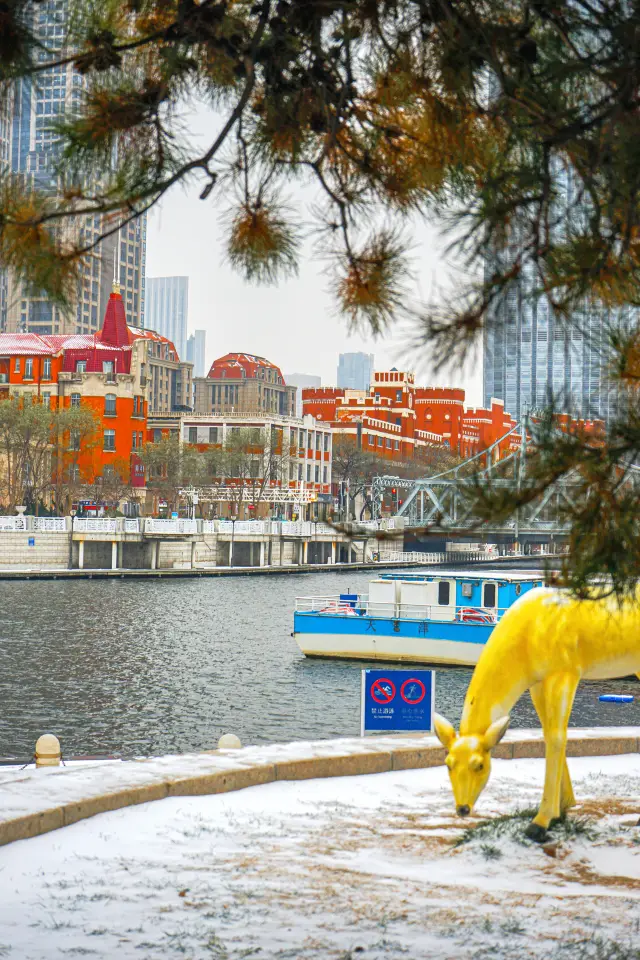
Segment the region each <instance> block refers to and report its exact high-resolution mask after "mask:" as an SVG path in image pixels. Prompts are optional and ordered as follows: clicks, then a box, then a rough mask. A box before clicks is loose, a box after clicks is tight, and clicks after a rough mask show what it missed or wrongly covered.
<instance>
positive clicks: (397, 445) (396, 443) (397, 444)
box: [394, 440, 400, 450]
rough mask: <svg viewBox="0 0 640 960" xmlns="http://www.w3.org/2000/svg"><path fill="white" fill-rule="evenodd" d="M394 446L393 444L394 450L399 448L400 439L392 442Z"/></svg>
mask: <svg viewBox="0 0 640 960" xmlns="http://www.w3.org/2000/svg"><path fill="white" fill-rule="evenodd" d="M394 446H395V448H396V450H399V449H400V441H399V440H396V441H395V442H394Z"/></svg>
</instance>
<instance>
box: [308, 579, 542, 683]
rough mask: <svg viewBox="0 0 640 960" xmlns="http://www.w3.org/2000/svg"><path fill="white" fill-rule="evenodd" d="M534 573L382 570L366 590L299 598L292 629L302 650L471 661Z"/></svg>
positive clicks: (332, 654)
mask: <svg viewBox="0 0 640 960" xmlns="http://www.w3.org/2000/svg"><path fill="white" fill-rule="evenodd" d="M543 584H544V581H543V579H542V578H541V577H536V576H526V575H523V576H515V575H514V576H482V575H480V576H477V575H476V576H470V575H468V574H467V575H449V576H448V575H444V574H443V575H440V576H431V575H424V574H422V575H420V574H418V575H406V574H383V575H382V576H380V577H378V578H377V579H375V580H371V581H370V582H369V593H368V595H364V594H363V595H360V594H348V593H343V594H340V595H339V596H337V597H298V598H297V600H296V610H295V614H294V627H293V630H294V632H293V636H294V637H295V639H296V642H297V644H298V646H299V647H300V649H301V650H302V652H303V653H304V654H305V655H306V656H307V657H331V658H333V657H341V658H344V659H349V660H352V659H355V660H387V661H397V662H408V663H433V664H438V663H439V664H450V665H459V666H473V665H474V664H475V663H477V662H478V658H479V656H480V653H481V651H482V648H483V646H484V644H485V643H486V642H487V640H488V639H489V636H490V635H491V631H492V630H493V628H494V627H495V625H496V623H497V622H498V620H500V618H501V617H502V616H503V614H504V613H505V612H506V611H507V610H508V609H509V607H510V606H511V605H512V604H513V603H515V601H516V600H517V599H518V597H521V596H522V595H523V594H524V593H526V592H527V591H528V590H531V589H533V587H541V586H543Z"/></svg>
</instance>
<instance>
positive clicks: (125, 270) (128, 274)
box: [117, 213, 147, 327]
mask: <svg viewBox="0 0 640 960" xmlns="http://www.w3.org/2000/svg"><path fill="white" fill-rule="evenodd" d="M146 260H147V215H146V213H145V214H143V216H141V217H138V218H137V219H136V220H132V221H131V223H128V224H126V226H123V227H121V228H120V231H119V233H118V265H117V274H118V276H119V278H120V290H121V291H122V299H123V300H124V305H125V309H126V311H127V316H128V317H130V318H131V320H130V322H131V325H132V326H138V327H144V326H146V324H145V293H146V280H145V269H146Z"/></svg>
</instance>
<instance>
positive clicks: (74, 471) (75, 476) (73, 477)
mask: <svg viewBox="0 0 640 960" xmlns="http://www.w3.org/2000/svg"><path fill="white" fill-rule="evenodd" d="M68 476H69V482H70V483H77V482H78V480H79V479H80V467H79V466H78V464H77V463H71V464H69V472H68Z"/></svg>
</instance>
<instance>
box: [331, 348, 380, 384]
mask: <svg viewBox="0 0 640 960" xmlns="http://www.w3.org/2000/svg"><path fill="white" fill-rule="evenodd" d="M372 380H373V354H372V353H341V354H340V356H339V357H338V383H337V386H338V387H342V388H343V389H345V390H368V389H369V384H370V383H371V381H372Z"/></svg>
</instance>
